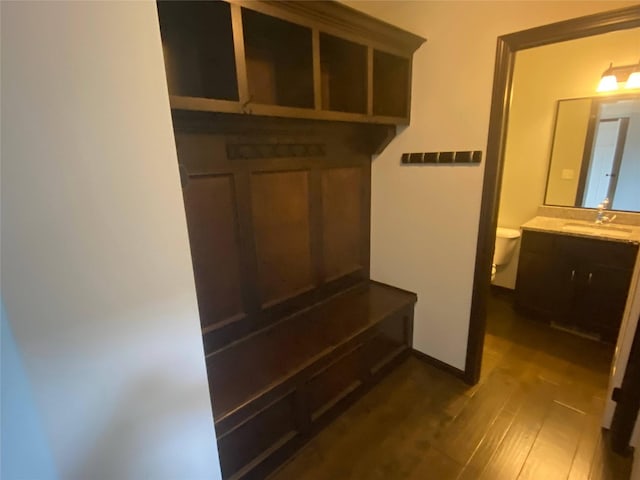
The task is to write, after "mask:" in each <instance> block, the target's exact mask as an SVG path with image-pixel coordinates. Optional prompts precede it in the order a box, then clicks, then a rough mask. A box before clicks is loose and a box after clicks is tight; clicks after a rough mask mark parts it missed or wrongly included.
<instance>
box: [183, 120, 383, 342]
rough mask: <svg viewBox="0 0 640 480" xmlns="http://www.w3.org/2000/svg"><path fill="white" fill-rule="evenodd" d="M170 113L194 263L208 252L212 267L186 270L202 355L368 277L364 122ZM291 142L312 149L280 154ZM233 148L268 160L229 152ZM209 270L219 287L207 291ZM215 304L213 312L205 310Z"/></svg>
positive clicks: (367, 165) (368, 171) (366, 137)
mask: <svg viewBox="0 0 640 480" xmlns="http://www.w3.org/2000/svg"><path fill="white" fill-rule="evenodd" d="M174 120H177V121H176V145H177V149H178V158H179V159H180V164H181V172H182V174H183V177H184V183H185V186H184V195H185V208H186V210H187V217H188V219H189V224H190V235H192V236H194V238H193V241H194V242H197V244H194V245H195V247H194V250H193V256H194V263H196V264H198V263H200V260H199V259H200V258H204V259H205V263H204V264H203V265H206V261H207V258H209V257H212V256H215V255H216V253H214V252H213V250H215V251H216V252H217V254H218V255H219V257H220V258H217V257H216V260H215V262H218V263H219V264H220V265H222V266H210V267H207V269H205V270H204V273H200V272H198V273H197V274H196V283H197V289H198V291H199V297H198V298H199V303H200V304H201V310H202V316H203V327H204V330H203V333H204V334H205V336H204V344H205V351H206V352H207V353H212V352H214V351H216V350H218V349H220V348H223V347H225V346H226V345H228V344H230V343H232V342H234V341H236V340H238V339H240V338H242V337H244V336H246V335H247V334H249V333H251V332H253V331H256V330H259V329H262V328H265V327H267V326H269V325H270V324H271V323H273V322H277V321H278V320H280V319H282V318H283V317H286V316H289V315H291V314H294V313H295V312H296V311H298V310H300V309H303V308H306V307H308V306H309V305H313V304H316V303H318V302H322V301H324V300H326V299H327V298H329V297H331V296H333V295H336V294H338V293H340V292H341V291H344V290H346V289H349V288H352V287H354V286H356V285H357V284H360V283H362V282H364V281H366V280H367V279H368V276H369V223H370V218H369V216H370V175H371V166H370V158H369V145H368V141H369V134H371V131H370V130H368V129H363V128H362V127H361V126H351V125H331V124H320V123H319V122H310V123H305V122H291V121H284V120H283V121H273V120H269V121H268V122H266V123H261V124H259V125H258V124H255V120H252V119H249V118H245V117H233V116H229V117H228V118H227V119H226V120H225V121H224V122H223V121H222V119H220V120H221V121H220V122H218V119H217V117H193V118H190V119H189V122H184V123H183V121H182V120H183V119H182V118H181V117H177V118H176V119H174ZM292 144H295V145H296V146H302V147H305V146H307V147H309V146H313V147H314V149H313V152H317V154H316V155H312V154H310V153H309V151H310V150H309V149H307V153H306V154H305V155H302V156H286V155H285V156H280V155H281V152H282V151H283V149H282V148H281V146H282V145H285V146H286V145H292ZM237 145H241V146H243V145H248V146H258V147H259V148H260V149H261V151H262V150H264V151H265V152H267V151H272V150H273V151H274V152H276V153H278V156H274V157H271V156H269V155H267V156H266V157H264V158H243V157H233V158H231V157H229V155H230V153H229V152H232V151H233V148H230V147H235V146H237ZM270 145H274V146H275V147H274V148H267V147H269V146H270ZM319 147H321V148H319ZM289 150H290V152H291V154H295V151H294V150H293V149H289ZM289 150H287V151H289ZM205 186H206V188H205ZM212 189H214V190H215V191H216V192H217V193H216V194H215V195H214V197H215V198H210V195H213V194H212V193H211V192H210V190H212ZM201 190H202V192H201ZM221 252H225V253H221ZM208 261H209V262H212V260H211V259H209V260H208ZM215 262H213V263H212V264H211V265H218V263H215ZM232 264H233V272H232V273H230V274H229V273H227V272H229V271H231V270H232V268H231V266H230V265H232ZM198 269H200V270H202V269H203V267H202V265H200V266H196V270H198ZM216 269H217V272H218V274H217V275H214V274H213V272H214V271H215V270H216ZM207 272H209V273H207ZM207 275H209V277H210V279H207V278H208V277H207ZM214 277H215V278H217V280H216V281H218V282H220V285H218V286H217V287H216V288H213V289H212V287H211V284H212V282H214ZM200 278H202V281H201V280H200ZM222 282H224V283H222ZM200 283H202V285H200ZM225 289H226V290H225ZM216 308H217V309H220V310H222V313H220V312H218V311H217V310H216V311H215V312H214V313H211V312H212V311H213V310H212V309H216Z"/></svg>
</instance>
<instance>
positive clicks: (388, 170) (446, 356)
mask: <svg viewBox="0 0 640 480" xmlns="http://www.w3.org/2000/svg"><path fill="white" fill-rule="evenodd" d="M344 3H346V4H348V5H349V6H351V7H353V8H356V9H358V10H361V11H364V12H365V13H369V14H370V15H373V16H375V17H378V18H380V19H382V20H385V21H387V22H390V23H393V24H395V25H397V26H399V27H401V28H405V29H407V30H409V31H412V32H415V33H417V34H420V35H423V36H425V37H427V39H428V41H427V43H426V44H425V45H423V46H422V47H421V48H420V49H419V50H418V52H417V53H416V55H415V57H414V58H415V59H414V70H413V72H414V76H413V90H412V113H411V115H412V120H411V125H410V126H409V127H408V128H406V129H405V130H404V131H401V132H399V135H398V136H397V137H396V138H395V140H394V141H393V142H392V143H391V145H389V146H388V147H387V149H386V150H385V151H384V153H383V154H382V155H380V156H379V157H378V158H376V159H375V160H374V162H373V174H372V177H373V178H372V229H371V249H372V250H371V268H372V277H373V278H375V279H378V280H381V281H384V282H388V283H391V284H394V285H398V286H400V287H403V288H407V289H410V290H413V291H415V292H417V294H418V304H417V308H416V317H415V330H414V332H415V333H414V347H415V348H416V349H418V350H420V351H421V352H424V353H426V354H428V355H431V356H433V357H435V358H437V359H439V360H442V361H444V362H446V363H448V364H450V365H452V366H454V367H457V368H460V369H462V368H464V364H465V357H466V348H467V335H468V326H469V311H470V306H471V292H472V286H473V272H474V259H475V250H476V238H477V231H478V220H479V213H480V195H481V191H482V175H483V168H484V163H483V164H482V165H481V166H480V167H459V166H458V167H455V166H450V167H445V166H434V167H402V166H400V155H401V154H402V153H403V152H429V151H441V150H442V151H445V150H475V149H482V150H484V149H485V147H486V142H487V132H488V126H489V109H490V103H491V88H492V85H493V68H494V64H495V47H496V39H497V37H498V36H500V35H503V34H507V33H511V32H516V31H519V30H523V29H525V28H529V27H535V26H539V25H544V24H548V23H551V22H555V21H559V20H564V19H568V18H574V17H579V16H581V15H586V14H590V13H595V12H599V11H604V10H610V9H614V8H618V7H622V6H627V5H632V4H634V3H637V2H620V1H600V2H581V1H569V2H500V1H496V2H492V1H483V2H474V1H469V2H462V1H441V2H410V1H402V2H401V1H357V0H356V1H354V0H351V1H346V2H344Z"/></svg>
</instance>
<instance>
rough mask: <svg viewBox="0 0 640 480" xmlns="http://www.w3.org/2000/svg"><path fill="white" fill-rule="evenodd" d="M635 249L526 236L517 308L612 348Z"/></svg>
mask: <svg viewBox="0 0 640 480" xmlns="http://www.w3.org/2000/svg"><path fill="white" fill-rule="evenodd" d="M637 253H638V246H637V245H633V244H630V243H622V242H611V241H604V240H597V239H590V238H580V237H572V236H567V235H560V234H552V233H542V232H532V231H525V232H524V233H523V236H522V247H521V250H520V263H519V265H518V277H517V282H516V306H517V307H519V308H521V309H524V310H526V311H529V312H533V313H535V314H537V315H539V316H541V317H544V318H545V319H547V320H549V321H552V322H554V323H557V324H561V325H564V326H566V327H569V328H575V329H577V330H579V331H582V332H584V333H588V334H594V335H598V336H600V338H601V339H602V340H603V341H606V342H612V343H613V342H615V341H616V338H617V336H618V331H619V330H620V322H621V320H622V315H623V313H624V308H625V304H626V300H627V295H628V292H629V285H630V283H631V276H632V273H633V268H634V264H635V259H636V255H637Z"/></svg>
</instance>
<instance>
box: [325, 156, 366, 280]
mask: <svg viewBox="0 0 640 480" xmlns="http://www.w3.org/2000/svg"><path fill="white" fill-rule="evenodd" d="M362 213H363V208H362V169H360V168H354V167H351V168H336V169H330V170H324V171H323V172H322V226H323V230H322V232H323V239H322V240H323V241H322V247H323V252H324V274H325V279H326V280H331V279H335V278H338V277H340V276H342V275H344V274H347V273H351V272H353V271H355V270H358V269H361V268H362V266H363V261H362V253H363V252H362V248H361V244H362V240H363V238H362V228H363V227H365V226H366V224H364V225H363V222H362Z"/></svg>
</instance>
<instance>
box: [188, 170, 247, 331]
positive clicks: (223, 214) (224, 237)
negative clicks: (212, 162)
mask: <svg viewBox="0 0 640 480" xmlns="http://www.w3.org/2000/svg"><path fill="white" fill-rule="evenodd" d="M232 181H233V177H232V176H231V175H221V176H202V177H196V178H194V179H192V180H191V181H190V182H189V184H188V185H187V188H185V189H184V202H185V209H186V213H187V225H188V229H189V241H190V244H191V258H192V261H193V271H194V276H195V282H196V292H197V296H198V308H199V310H200V321H201V324H202V328H203V329H206V328H208V327H211V326H215V325H217V324H221V323H226V322H229V321H232V320H234V319H236V318H239V317H242V316H244V308H243V305H242V295H241V285H240V271H239V251H238V233H237V209H236V205H235V193H234V189H233V184H232Z"/></svg>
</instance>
